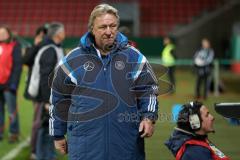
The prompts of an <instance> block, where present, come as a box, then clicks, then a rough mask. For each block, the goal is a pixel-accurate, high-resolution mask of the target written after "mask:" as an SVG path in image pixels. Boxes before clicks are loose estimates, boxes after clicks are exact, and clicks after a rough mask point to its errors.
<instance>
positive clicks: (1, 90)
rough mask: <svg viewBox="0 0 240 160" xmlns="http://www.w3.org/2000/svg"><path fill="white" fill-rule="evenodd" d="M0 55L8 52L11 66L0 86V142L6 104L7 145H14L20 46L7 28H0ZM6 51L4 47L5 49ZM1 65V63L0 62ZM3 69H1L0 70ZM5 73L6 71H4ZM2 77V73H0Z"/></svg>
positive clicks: (17, 132) (16, 126) (18, 130)
mask: <svg viewBox="0 0 240 160" xmlns="http://www.w3.org/2000/svg"><path fill="white" fill-rule="evenodd" d="M0 43H1V48H0V52H1V53H0V54H2V55H3V54H6V53H5V52H7V50H8V51H10V50H11V51H10V52H11V53H9V54H11V57H12V59H8V60H10V61H11V62H10V61H9V62H6V63H7V64H11V68H10V74H9V77H8V78H7V80H6V81H5V82H4V83H1V84H0V140H2V139H3V132H4V128H5V127H4V119H5V118H4V113H5V110H4V104H5V103H6V104H7V107H8V111H9V119H10V126H9V127H10V128H9V132H10V135H9V143H14V142H17V141H18V138H19V132H20V129H19V118H18V109H17V89H18V85H19V81H20V76H21V71H22V61H21V46H20V44H19V43H18V42H17V41H16V40H14V38H13V36H12V34H11V31H10V29H9V28H7V27H0ZM2 44H5V46H6V45H7V46H8V47H7V48H8V49H7V50H4V49H3V47H2ZM5 49H6V47H5ZM1 65H3V62H1ZM1 67H2V66H1ZM1 69H3V68H1ZM4 70H5V71H6V70H7V68H6V69H4ZM0 74H1V75H0V76H3V73H0Z"/></svg>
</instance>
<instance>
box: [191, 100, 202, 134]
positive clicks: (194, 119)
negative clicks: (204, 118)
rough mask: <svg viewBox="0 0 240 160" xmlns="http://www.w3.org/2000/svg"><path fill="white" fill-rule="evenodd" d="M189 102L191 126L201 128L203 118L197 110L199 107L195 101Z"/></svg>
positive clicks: (194, 128) (195, 128)
mask: <svg viewBox="0 0 240 160" xmlns="http://www.w3.org/2000/svg"><path fill="white" fill-rule="evenodd" d="M189 104H190V107H189V108H188V109H189V123H190V127H191V128H192V129H193V130H199V129H200V128H201V118H200V116H199V114H198V111H197V109H198V108H197V107H196V106H195V102H190V103H189ZM199 109H200V108H199Z"/></svg>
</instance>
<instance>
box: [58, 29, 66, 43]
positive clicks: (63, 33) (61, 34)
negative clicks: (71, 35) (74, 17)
mask: <svg viewBox="0 0 240 160" xmlns="http://www.w3.org/2000/svg"><path fill="white" fill-rule="evenodd" d="M58 37H59V39H60V41H61V42H63V40H64V39H65V30H64V29H63V30H61V31H60V32H59V33H58Z"/></svg>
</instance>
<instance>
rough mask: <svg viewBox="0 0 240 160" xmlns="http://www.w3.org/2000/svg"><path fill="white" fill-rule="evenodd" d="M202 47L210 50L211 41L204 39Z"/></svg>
mask: <svg viewBox="0 0 240 160" xmlns="http://www.w3.org/2000/svg"><path fill="white" fill-rule="evenodd" d="M202 47H203V48H206V49H207V48H210V43H209V41H208V40H207V39H203V40H202Z"/></svg>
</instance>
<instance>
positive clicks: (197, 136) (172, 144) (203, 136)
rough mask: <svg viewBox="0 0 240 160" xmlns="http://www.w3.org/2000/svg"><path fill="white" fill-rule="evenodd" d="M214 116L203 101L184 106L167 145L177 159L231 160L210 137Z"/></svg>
mask: <svg viewBox="0 0 240 160" xmlns="http://www.w3.org/2000/svg"><path fill="white" fill-rule="evenodd" d="M213 123H214V117H213V116H212V115H211V114H210V113H209V110H208V108H207V107H206V106H205V105H203V104H202V103H201V102H197V101H195V102H190V103H187V104H185V105H183V106H182V109H181V111H180V112H179V115H178V120H177V127H176V128H175V130H174V131H173V133H172V135H171V137H170V139H169V140H168V141H166V142H165V145H166V146H167V147H168V149H169V150H170V151H171V152H172V154H173V155H174V156H175V157H176V160H229V158H228V157H227V156H225V155H224V154H223V153H222V152H221V151H220V150H219V149H218V148H217V147H216V146H215V145H214V144H213V143H212V142H211V141H210V140H209V139H208V133H211V132H215V131H214V128H213Z"/></svg>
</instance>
